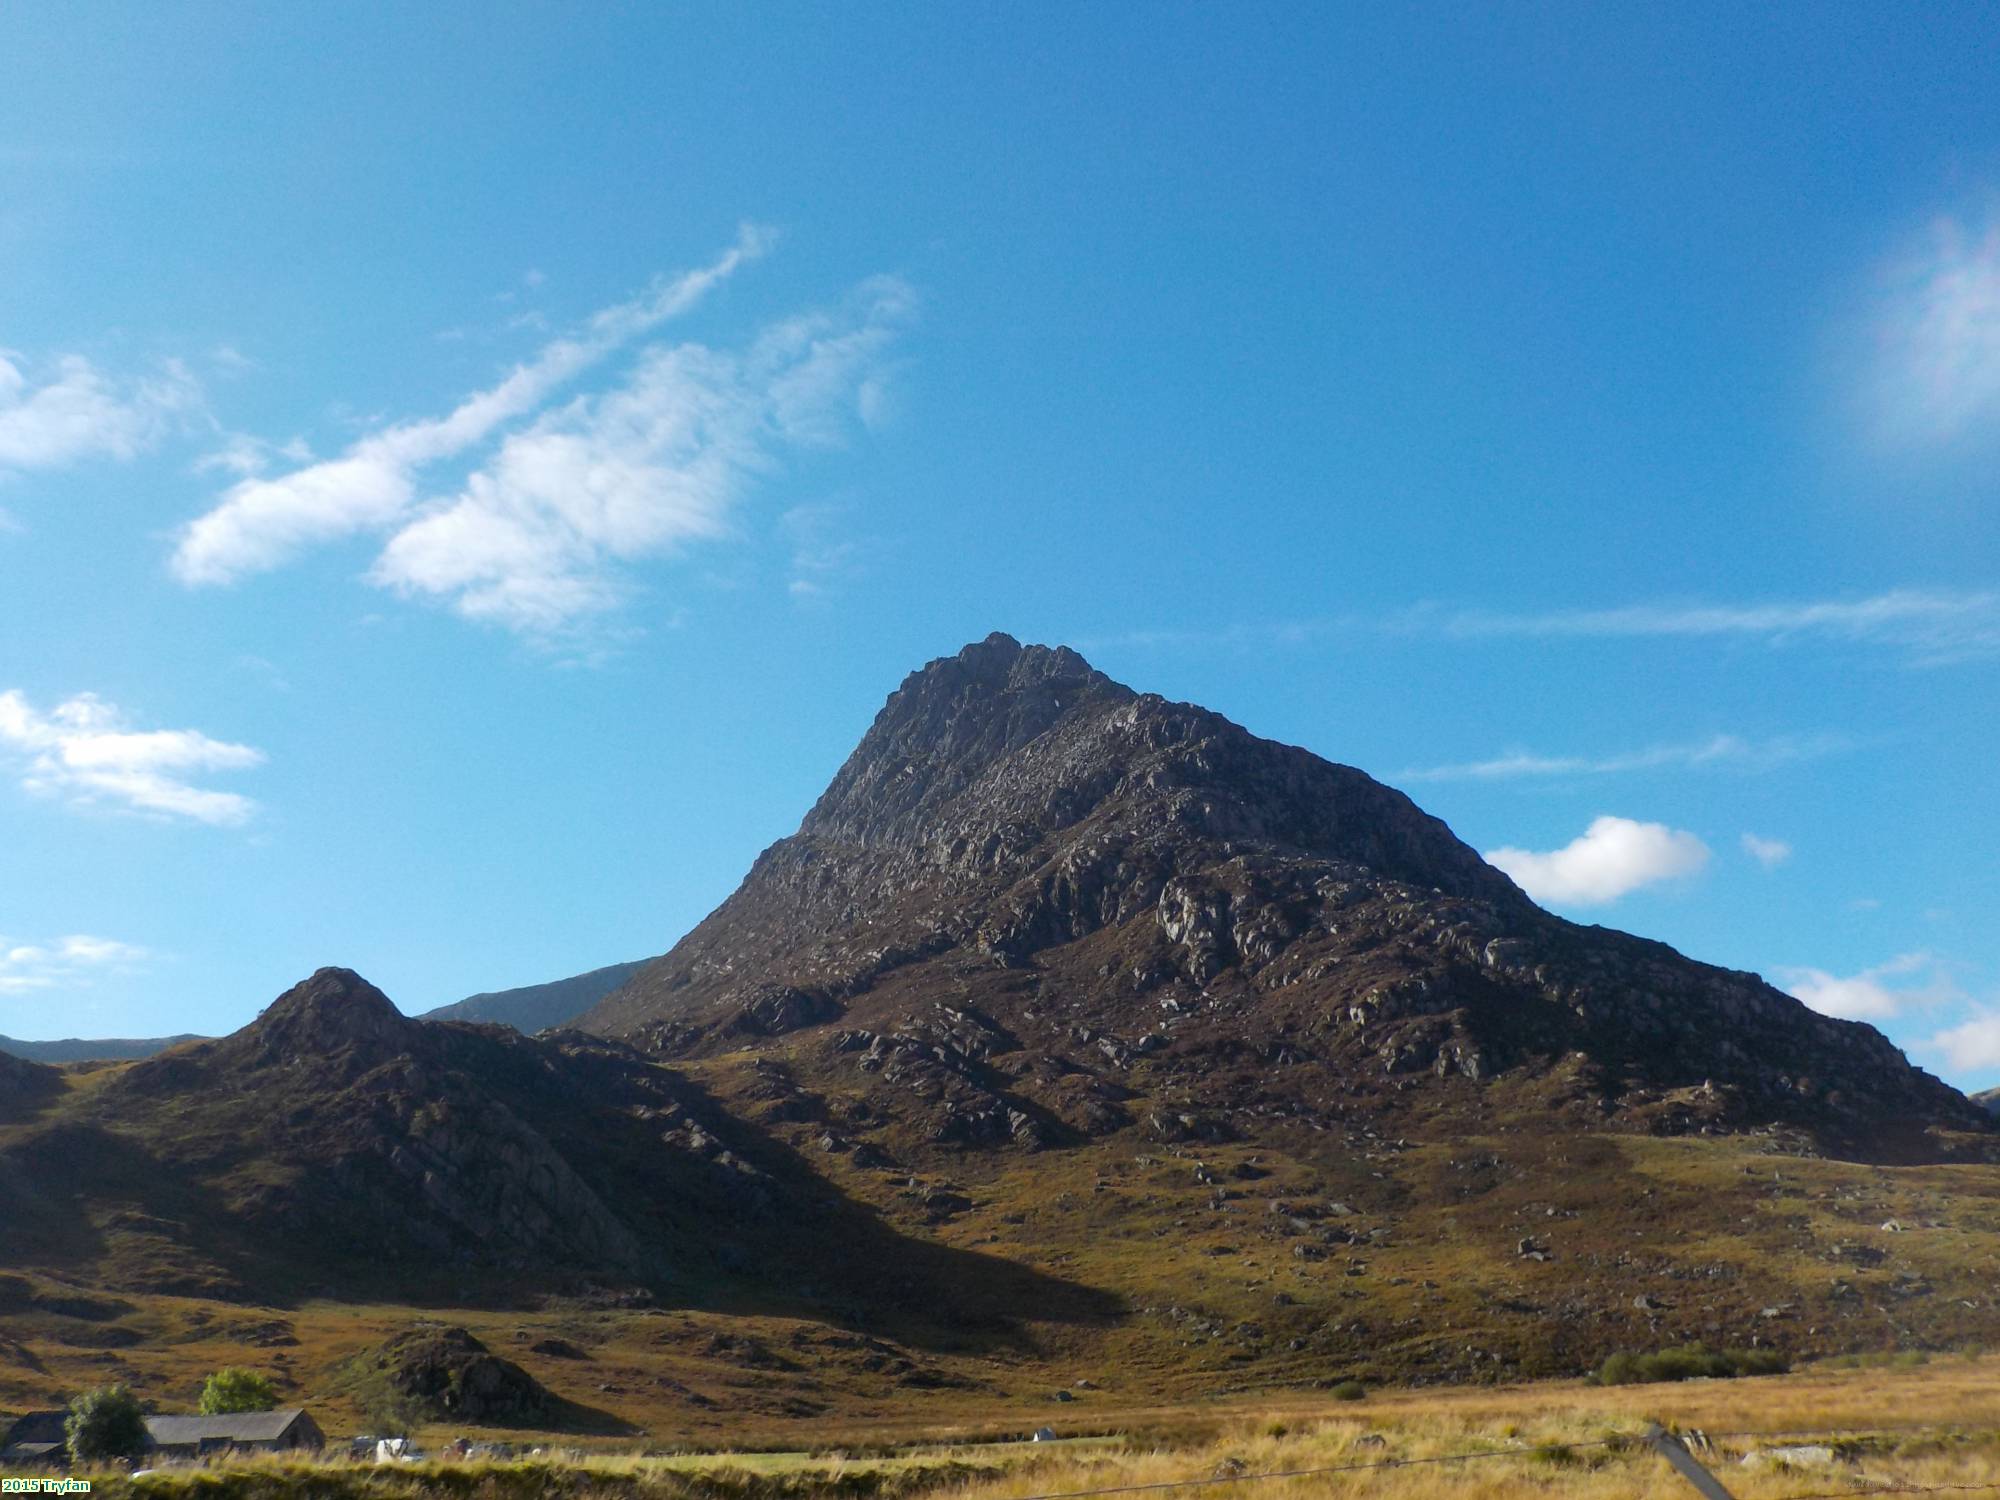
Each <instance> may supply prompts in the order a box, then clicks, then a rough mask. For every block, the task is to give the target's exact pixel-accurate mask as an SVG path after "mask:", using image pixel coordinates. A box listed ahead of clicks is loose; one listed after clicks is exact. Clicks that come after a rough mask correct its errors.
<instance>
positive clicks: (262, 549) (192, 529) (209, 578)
mask: <svg viewBox="0 0 2000 1500" xmlns="http://www.w3.org/2000/svg"><path fill="white" fill-rule="evenodd" d="M765 243H766V240H765V237H764V236H763V235H762V234H760V233H759V232H758V231H756V230H753V229H747V228H746V229H745V230H744V231H743V234H742V236H741V237H740V238H739V239H738V241H737V243H736V244H735V245H734V246H733V247H731V248H730V249H729V250H728V251H727V252H725V253H724V254H723V255H721V256H720V257H718V258H717V259H716V260H715V261H713V262H712V263H710V264H709V265H707V266H704V267H702V268H700V269H699V270H695V271H690V272H687V273H685V274H684V275H681V276H679V277H675V278H673V279H670V280H665V281H662V282H661V283H659V284H657V285H655V286H654V287H653V288H652V289H651V290H650V291H648V292H647V293H646V294H645V295H643V296H641V297H638V298H635V299H633V300H632V301H630V302H622V303H619V304H617V305H615V306H612V307H608V308H605V309H604V310H602V311H601V312H599V313H597V314H596V315H595V316H594V317H592V318H591V319H590V321H589V322H588V323H587V324H586V325H585V327H584V329H583V330H582V331H581V332H580V333H578V334H576V335H574V336H571V337H567V338H559V339H556V340H553V341H552V342H550V343H548V344H546V345H544V346H543V348H542V349H541V350H540V352H539V353H537V354H536V355H535V357H534V358H533V359H531V360H529V361H527V362H526V363H524V364H521V365H518V366H516V367H515V369H514V370H513V371H512V372H511V373H510V374H509V375H508V376H507V378H506V379H504V380H502V381H501V382H500V383H499V384H497V385H494V386H492V387H490V388H488V389H486V390H483V391H476V392H474V393H473V394H472V395H470V396H467V397H466V398H465V399H464V400H462V401H461V402H459V404H458V405H457V406H456V407H455V408H453V410H452V411H450V412H449V413H447V414H446V415H445V416H442V417H436V418H428V419H423V420H418V421H410V422H401V423H396V424H393V425H390V426H387V427H382V428H380V429H378V430H377V431H374V432H371V433H369V434H368V435H367V436H365V437H363V438H361V439H360V440H359V441H358V442H356V443H354V444H353V445H352V446H351V447H350V448H349V449H348V450H347V451H346V452H345V453H343V454H341V455H340V456H338V457H336V458H332V459H327V460H325V461H323V462H320V463H315V464H309V465H307V466H305V467H303V468H299V469H295V470H293V471H292V472H290V473H288V474H283V475H279V476H278V477H276V478H273V479H265V478H262V477H261V476H257V475H247V476H246V477H245V478H243V479H242V480H240V481H239V482H238V483H236V484H235V485H233V486H231V487H230V489H229V490H227V491H226V492H225V493H224V495H223V497H222V500H221V503H220V504H218V505H216V506H215V507H214V508H213V509H212V510H210V511H208V512H207V513H206V514H205V515H203V516H201V517H199V518H197V519H196V520H195V521H194V522H192V523H191V524H190V525H189V526H188V527H187V528H186V529H185V530H184V531H183V532H182V533H181V538H180V543H179V545H178V546H177V547H176V549H175V551H174V556H173V570H174V573H175V575H176V576H177V577H178V578H180V580H181V581H182V582H183V583H186V584H189V585H201V584H222V583H230V582H233V581H235V580H237V579H239V578H242V577H244V576H246V575H248V574H251V573H257V572H263V571H266V570H268V569H271V568H275V567H277V566H278V565H279V564H281V563H283V562H285V561H286V560H288V559H289V558H290V557H292V556H293V555H294V554H296V553H298V552H299V551H301V550H303V549H304V548H306V547H308V546H311V545H312V544H314V543H316V542H324V541H330V540H333V539H336V538H338V537H342V536H347V535H351V534H354V533H356V532H363V531H371V530H376V529H380V528H382V527H386V526H389V525H392V524H394V523H395V522H396V521H398V520H399V519H401V518H402V517H403V516H404V515H405V513H406V512H408V511H409V509H410V508H411V506H412V505H413V504H414V503H415V500H416V498H417V477H418V474H419V472H420V471H421V470H423V469H424V468H426V467H428V466H430V465H432V464H435V463H438V462H441V461H443V460H445V459H448V458H453V457H456V456H458V455H460V454H463V453H465V452H467V451H468V450H470V449H472V448H474V447H476V446H477V445H479V444H481V443H483V442H485V441H486V440H487V439H488V438H490V437H491V436H492V435H493V434H494V433H495V432H496V431H497V430H499V429H500V428H501V427H503V426H504V425H506V424H507V423H509V422H512V421H516V420H518V419H520V418H522V417H524V416H527V415H529V414H531V413H533V412H534V411H536V410H538V409H539V408H540V407H541V406H542V405H543V404H544V403H546V402H547V401H548V400H549V398H550V397H551V396H552V395H553V394H554V393H555V391H556V390H557V389H559V388H560V387H561V386H562V385H564V384H565V383H567V382H568V381H570V380H572V379H574V378H575V377H576V376H577V375H579V374H581V373H582V372H583V371H585V370H587V369H589V368H590V367H591V366H593V365H595V364H597V363H599V362H600V361H602V360H603V359H604V358H606V357H607V356H608V355H610V354H612V353H614V352H615V351H616V350H618V349H619V348H621V347H623V346H624V345H626V344H629V343H630V342H631V341H632V340H633V339H635V338H638V337H640V336H641V335H643V334H645V333H647V332H649V331H650V330H652V329H653V328H656V327H658V326H659V325H660V324H661V323H664V322H666V321H667V320H668V319H670V318H673V317H675V316H677V315H678V314H680V313H683V312H685V311H687V310H688V309H689V308H691V307H693V306H694V305H695V304H696V303H697V302H699V301H700V300H701V299H702V297H704V296H705V295H706V294H707V293H708V292H709V291H710V290H711V289H713V288H714V287H715V286H716V285H718V284H719V283H720V282H722V281H723V280H724V279H725V278H727V277H728V276H729V275H730V274H731V273H732V272H733V271H735V270H736V269H737V267H739V266H741V265H742V264H744V263H745V262H746V261H748V260H750V259H752V258H754V257H755V256H757V255H759V254H761V253H762V250H763V248H764V245H765Z"/></svg>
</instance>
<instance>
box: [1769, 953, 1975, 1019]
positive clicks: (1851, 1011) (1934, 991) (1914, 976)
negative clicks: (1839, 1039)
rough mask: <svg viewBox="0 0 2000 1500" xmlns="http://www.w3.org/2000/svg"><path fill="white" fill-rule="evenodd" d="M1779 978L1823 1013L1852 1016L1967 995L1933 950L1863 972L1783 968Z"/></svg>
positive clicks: (1894, 1012) (1885, 1014) (1885, 1013)
mask: <svg viewBox="0 0 2000 1500" xmlns="http://www.w3.org/2000/svg"><path fill="white" fill-rule="evenodd" d="M1777 975H1778V982H1779V984H1780V985H1781V986H1783V988H1784V989H1785V990H1786V991H1787V992H1788V993H1790V994H1792V995H1794V996H1796V997H1797V998H1798V999H1800V1000H1803V1001H1804V1002H1805V1003H1806V1004H1807V1005H1809V1006H1811V1007H1812V1008H1813V1009H1814V1010H1816V1011H1818V1012H1819V1013H1820V1014H1821V1015H1827V1016H1839V1017H1840V1018H1841V1019H1842V1020H1846V1021H1883V1020H1888V1019H1890V1018H1891V1017H1894V1016H1898V1015H1901V1014H1902V1013H1903V1011H1905V1010H1907V1009H1908V1008H1910V1007H1911V1006H1913V1005H1940V1004H1946V1003H1949V1002H1951V1001H1954V1000H1958V999H1962V998H1963V995H1962V993H1961V992H1960V990H1959V988H1958V986H1957V985H1955V984H1954V983H1952V981H1951V978H1950V976H1949V975H1948V974H1946V973H1945V972H1944V969H1943V968H1942V966H1941V965H1940V964H1939V963H1938V960H1937V959H1936V958H1935V957H1933V956H1932V955H1931V954H1928V953H1901V954H1898V955H1897V956H1896V957H1894V958H1892V959H1890V960H1889V961H1888V962H1887V963H1885V964H1877V965H1875V967H1874V968H1872V969H1863V970H1862V971H1861V972H1860V973H1858V974H1849V975H1845V976H1842V975H1837V974H1830V973H1828V972H1827V971H1826V970H1825V969H1811V968H1780V969H1778V970H1777Z"/></svg>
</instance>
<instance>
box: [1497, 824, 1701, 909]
mask: <svg viewBox="0 0 2000 1500" xmlns="http://www.w3.org/2000/svg"><path fill="white" fill-rule="evenodd" d="M1485 859H1486V862H1487V863H1488V864H1490V865H1493V866H1495V867H1496V868H1498V869H1500V870H1503V871H1505V872H1506V873H1507V874H1508V875H1509V876H1511V877H1512V878H1513V881H1514V883H1515V884H1516V885H1518V886H1520V888H1521V889H1522V890H1524V891H1526V892H1527V893H1528V894H1529V895H1530V896H1532V897H1534V898H1535V900H1537V901H1544V902H1550V903H1553V904H1555V905H1557V906H1603V905H1605V904H1607V903H1609V902H1612V901H1616V900H1617V899H1618V898H1619V897H1621V896H1627V895H1630V894H1631V893H1632V892H1633V891H1636V890H1638V889H1639V888H1640V887H1642V886H1648V885H1656V884H1658V883H1659V882H1661V881H1664V880H1679V879H1685V878H1686V877H1688V876H1691V875H1695V874H1698V873H1699V872H1700V871H1701V870H1702V869H1703V868H1705V867H1706V866H1707V864H1708V860H1709V851H1708V845H1706V844H1704V843H1703V842H1702V841H1701V840H1700V839H1699V838H1697V837H1695V835H1693V834H1692V833H1688V832H1685V831H1683V830H1680V829H1674V828H1669V827H1668V826H1667V825H1666V824H1664V823H1641V822H1639V821H1637V820H1636V819H1633V818H1620V817H1614V816H1611V815H1610V814H1605V815H1604V816H1601V817H1598V818H1593V819H1592V820H1591V824H1590V826H1589V827H1588V828H1586V829H1585V830H1584V831H1583V832H1582V833H1581V834H1579V835H1578V836H1577V837H1576V838H1574V839H1572V840H1571V841H1570V842H1569V843H1567V844H1565V845H1564V846H1563V847H1562V848H1560V849H1551V850H1547V851H1536V850H1533V849H1514V848H1503V849H1493V850H1490V851H1488V852H1487V854H1486V855H1485Z"/></svg>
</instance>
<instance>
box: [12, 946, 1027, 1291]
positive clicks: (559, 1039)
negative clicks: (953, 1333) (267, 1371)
mask: <svg viewBox="0 0 2000 1500" xmlns="http://www.w3.org/2000/svg"><path fill="white" fill-rule="evenodd" d="M5 1061H6V1063H7V1067H6V1069H5V1070H4V1071H0V1120H6V1119H10V1118H11V1119H16V1120H20V1119H24V1118H25V1119H26V1120H27V1121H28V1125H27V1126H26V1128H21V1129H17V1130H15V1131H13V1132H11V1133H9V1134H8V1135H7V1136H5V1137H0V1222H5V1223H6V1224H7V1225H8V1243H7V1246H6V1262H5V1263H6V1264H10V1265H15V1266H21V1267H32V1268H39V1269H42V1270H44V1271H47V1272H50V1273H60V1274H63V1275H66V1276H72V1277H73V1276H76V1275H77V1274H79V1273H80V1272H82V1273H87V1274H88V1275H89V1276H90V1277H91V1278H93V1279H97V1280H101V1281H102V1282H103V1283H104V1284H107V1285H115V1286H116V1287H117V1288H118V1289H119V1290H121V1291H124V1292H146V1293H166V1294H171V1295H179V1296H209V1297H222V1298H229V1299H237V1298H261V1299H265V1300H268V1301H272V1302H285V1301H291V1300H294V1299H296V1298H297V1297H298V1296H299V1295H301V1293H302V1292H304V1291H306V1290H308V1289H317V1291H318V1292H319V1294H321V1295H338V1296H357V1295H366V1296H369V1297H377V1296H380V1295H383V1294H384V1293H385V1292H386V1291H389V1290H395V1291H397V1292H399V1293H400V1294H401V1295H403V1296H406V1297H410V1298H417V1299H421V1298H424V1297H432V1298H435V1297H438V1296H440V1295H442V1296H446V1297H450V1296H453V1295H457V1294H459V1292H460V1289H463V1288H465V1287H467V1286H469V1285H479V1286H482V1287H484V1288H486V1290H487V1293H488V1295H495V1294H498V1295H520V1294H534V1295H542V1294H548V1293H552V1292H554V1293H567V1294H580V1293H590V1292H593V1290H594V1291H595V1292H596V1293H599V1294H601V1293H603V1292H604V1291H606V1290H607V1289H609V1290H612V1291H618V1292H620V1294H621V1295H626V1296H638V1297H641V1298H648V1297H652V1296H656V1295H661V1296H664V1295H671V1296H674V1297H678V1298H681V1299H687V1298H689V1297H701V1296H708V1295H727V1296H730V1297H735V1298H739V1299H749V1300H751V1301H753V1302H754V1301H755V1300H757V1299H758V1298H759V1297H765V1298H769V1297H772V1296H775V1297H776V1298H777V1300H779V1301H789V1302H799V1301H801V1300H804V1301H806V1302H811V1301H812V1300H813V1298H815V1297H817V1298H820V1299H823V1300H828V1301H831V1302H834V1303H838V1304H840V1305H865V1304H866V1303H868V1302H869V1301H870V1300H871V1299H874V1298H878V1297H888V1296H890V1295H891V1294H892V1293H893V1295H895V1296H901V1295H902V1294H903V1293H904V1292H905V1291H906V1290H907V1288H908V1286H909V1285H910V1284H911V1281H912V1279H914V1281H915V1283H917V1284H928V1283H929V1282H930V1281H932V1280H933V1279H937V1278H945V1279H948V1280H951V1281H954V1282H956V1281H957V1280H959V1279H960V1278H964V1279H965V1280H967V1281H968V1282H973V1283H980V1282H982V1278H980V1277H979V1276H976V1275H975V1274H974V1273H975V1272H976V1271H977V1269H978V1263H977V1258H968V1257H957V1256H954V1255H953V1254H951V1253H950V1252H945V1251H941V1250H937V1249H934V1248H932V1247H925V1246H909V1247H899V1246H898V1245H897V1244H896V1242H895V1236H894V1235H892V1234H889V1233H886V1232H885V1231H884V1230H883V1229H882V1228H881V1227H880V1226H879V1225H877V1224H876V1223H875V1222H874V1221H873V1220H872V1219H870V1218H869V1217H868V1216H866V1215H864V1214H861V1213H859V1212H857V1211H856V1210H855V1209H854V1208H852V1207H851V1206H850V1205H848V1204H846V1203H845V1202H844V1201H842V1200H841V1199H840V1198H839V1196H838V1195H837V1194H835V1193H833V1192H831V1191H830V1190H828V1189H827V1187H826V1186H825V1185H824V1184H823V1183H822V1182H820V1181H819V1180H818V1179H817V1178H816V1177H815V1175H814V1174H813V1173H812V1172H811V1171H810V1170H809V1169H807V1168H804V1167H802V1166H801V1165H800V1164H799V1163H798V1162H797V1161H796V1159H795V1158H794V1157H793V1156H792V1154H791V1153H790V1152H788V1151H786V1150H785V1149H784V1148H783V1147H782V1146H780V1145H778V1144H776V1143H774V1142H773V1141H771V1140H770V1139H769V1138H768V1137H767V1136H766V1134H765V1133H764V1132H762V1131H761V1130H759V1129H758V1128H757V1127H756V1126H755V1125H753V1124H749V1123H745V1122H742V1121H737V1120H732V1119H730V1118H729V1117H728V1116H727V1115H726V1114H725V1113H724V1112H723V1111H721V1110H719V1109H717V1108H715V1107H714V1106H713V1105H712V1104H710V1103H709V1102H708V1101H707V1100H706V1099H705V1098H704V1096H703V1094H702V1092H701V1090H700V1089H699V1088H698V1087H696V1086H694V1085H692V1084H690V1083H689V1082H687V1081H686V1080H685V1079H683V1078H681V1077H679V1076H677V1075H676V1074H674V1073H671V1072H669V1071H667V1070H665V1069H662V1068H659V1067H657V1066H655V1065H653V1064H652V1063H651V1062H649V1061H648V1060H646V1059H645V1058H643V1057H641V1056H640V1055H639V1054H637V1053H636V1052H634V1051H632V1050H631V1049H630V1048H627V1047H624V1046H621V1045H619V1044H616V1043H612V1042H607V1041H603V1040H601V1039H598V1038H593V1037H587V1036H583V1035H581V1034H579V1033H575V1032H559V1033H552V1034H550V1035H548V1036H545V1037H528V1036H524V1035H522V1034H520V1033H519V1032H516V1031H513V1030H511V1029H509V1028H507V1027H503V1026H494V1025H469V1024H466V1023H461V1022H441V1023H437V1022H425V1021H419V1020H413V1019H410V1018H408V1017H406V1016H404V1015H403V1014H402V1013H401V1012H400V1011H398V1010H397V1009H396V1007H395V1006H394V1005H393V1004H391V1002H390V1001H389V999H388V998H387V997H386V996H385V995H383V993H382V992H381V991H380V990H378V989H376V988H375V987H374V986H373V985H371V984H369V983H368V982H367V981H366V980H365V979H363V978H361V977H360V976H359V975H357V974H355V973H353V972H351V971H349V970H345V969H335V968H328V969H322V970H320V971H319V972H318V973H316V974H314V975H313V976H312V977H311V978H309V979H307V980H305V981H303V982H302V983H300V984H298V985H296V986H294V987H293V988H292V989H290V990H288V991H287V992H286V993H285V994H283V995H282V996H280V997H279V998H278V999H277V1000H276V1001H274V1002H273V1003H272V1004H271V1005H270V1006H269V1007H268V1008H267V1009H266V1010H265V1011H264V1012H263V1013H262V1014H261V1015H259V1016H258V1018H257V1019H256V1020H255V1021H254V1022H252V1023H251V1024H250V1025H248V1026H246V1027H244V1028H243V1029H242V1030H241V1031H238V1032H235V1033H233V1034H232V1035H230V1036H227V1037H223V1038H221V1039H219V1040H216V1041H210V1042H202V1043H197V1044H194V1045H191V1046H187V1047H182V1048H179V1049H176V1050H174V1051H172V1052H169V1053H165V1054H162V1055H160V1056H157V1057H153V1058H149V1059H146V1060H144V1061H140V1062H137V1063H133V1064H131V1065H130V1066H129V1067H126V1068H124V1069H123V1070H121V1071H119V1072H117V1073H115V1074H113V1075H112V1076H110V1077H109V1078H107V1079H104V1080H102V1081H100V1082H95V1083H94V1084H93V1086H91V1087H89V1088H88V1089H81V1090H76V1089H72V1090H70V1091H69V1092H68V1093H66V1094H65V1093H64V1092H63V1090H62V1087H61V1085H62V1081H63V1080H62V1075H60V1074H58V1073H57V1072H56V1071H55V1070H53V1069H49V1068H46V1067H42V1066H40V1065H37V1064H32V1063H27V1062H19V1061H15V1060H12V1059H7V1060H5ZM11 1101H18V1102H17V1103H14V1105H13V1107H12V1108H10V1102H11ZM79 1205H81V1208H80V1207H79ZM960 1260H964V1262H965V1265H964V1267H963V1269H958V1268H957V1263H958V1262H959V1261H960ZM890 1267H893V1268H894V1271H893V1275H894V1277H895V1282H894V1284H893V1285H891V1284H890V1283H887V1282H885V1281H884V1278H885V1276H888V1275H890V1274H891V1273H890V1271H889V1270H888V1268H890ZM983 1284H984V1285H985V1286H986V1287H987V1288H988V1290H987V1291H985V1292H981V1293H976V1294H972V1295H948V1294H946V1293H945V1292H944V1291H942V1290H936V1291H934V1292H933V1294H932V1297H931V1305H932V1307H933V1308H934V1309H936V1308H943V1309H945V1314H944V1315H945V1316H946V1317H947V1318H949V1317H953V1316H956V1317H960V1318H962V1319H965V1320H969V1321H972V1322H974V1323H977V1322H979V1321H980V1320H982V1319H989V1318H994V1317H999V1316H1000V1314H1001V1312H1002V1310H1003V1309H1004V1301H1003V1300H1001V1299H1004V1298H1006V1297H1008V1296H1010V1295H1022V1294H1039V1295H1044V1296H1047V1295H1053V1294H1054V1293H1055V1292H1057V1291H1059V1289H1060V1286H1061V1284H1060V1283H1058V1282H1056V1281H1054V1280H1053V1279H1050V1278H1042V1277H1038V1276H1036V1275H1035V1274H1034V1273H1032V1272H1025V1273H1015V1272H1013V1271H1012V1268H1007V1267H998V1268H992V1269H991V1270H989V1272H988V1274H987V1275H986V1276H985V1277H984V1278H983ZM760 1287H762V1288H765V1290H764V1291H762V1292H759V1291H758V1290H757V1289H758V1288H760ZM806 1288H814V1289H816V1290H813V1291H811V1292H810V1293H808V1292H807V1291H805V1290H804V1289H806ZM731 1289H733V1290H731ZM772 1289H776V1290H775V1291H773V1290H772Z"/></svg>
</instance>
